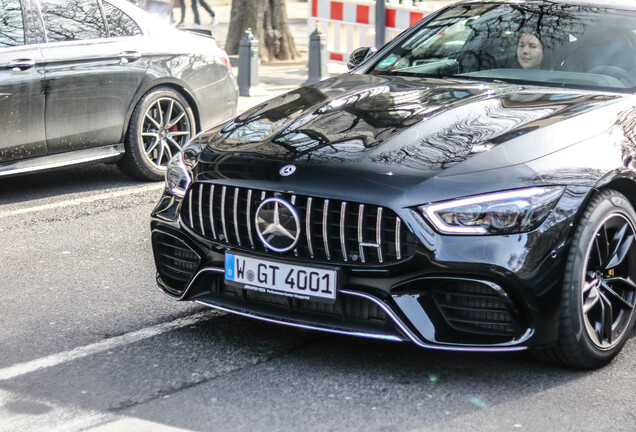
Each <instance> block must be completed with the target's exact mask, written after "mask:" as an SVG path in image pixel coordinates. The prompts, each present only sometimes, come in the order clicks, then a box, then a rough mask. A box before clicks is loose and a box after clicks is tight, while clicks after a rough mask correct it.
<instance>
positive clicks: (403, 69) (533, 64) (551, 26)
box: [369, 2, 636, 89]
mask: <svg viewBox="0 0 636 432" xmlns="http://www.w3.org/2000/svg"><path fill="white" fill-rule="evenodd" d="M369 73H371V74H377V75H389V74H390V75H410V76H434V77H461V78H473V79H489V80H504V81H523V82H533V83H540V84H548V85H559V86H572V87H581V86H583V87H596V88H598V87H600V88H612V89H631V88H633V87H635V86H636V15H634V14H633V13H628V12H623V11H612V10H604V9H602V8H599V7H594V8H591V7H586V6H580V5H579V6H572V5H570V6H567V5H563V4H555V3H552V2H545V3H526V4H507V5H502V4H496V5H493V4H472V5H458V6H455V7H454V8H451V9H449V10H446V11H445V12H443V13H441V14H440V15H438V16H436V17H435V18H434V19H433V20H430V21H428V22H426V23H424V24H423V25H421V26H420V28H419V29H418V30H416V31H415V32H413V33H412V34H411V35H410V36H409V37H407V38H405V39H404V40H403V41H402V42H401V43H400V44H399V45H397V46H395V47H394V48H393V49H392V50H391V51H390V52H389V53H388V54H386V55H384V56H383V57H382V58H381V59H380V60H379V61H377V62H376V63H375V65H374V66H373V68H372V69H371V70H370V71H369Z"/></svg>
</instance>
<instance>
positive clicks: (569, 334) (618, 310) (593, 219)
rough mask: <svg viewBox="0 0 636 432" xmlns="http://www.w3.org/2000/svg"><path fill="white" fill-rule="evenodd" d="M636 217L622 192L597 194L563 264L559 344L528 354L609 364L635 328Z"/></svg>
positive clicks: (580, 364)
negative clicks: (564, 266) (635, 239)
mask: <svg viewBox="0 0 636 432" xmlns="http://www.w3.org/2000/svg"><path fill="white" fill-rule="evenodd" d="M635 226H636V214H635V213H634V209H633V207H632V206H631V205H630V203H629V201H627V199H626V198H625V197H624V196H623V195H621V194H620V193H618V192H616V191H613V190H604V191H601V192H598V193H596V194H595V195H594V196H593V197H592V199H591V201H590V203H589V205H588V206H587V208H586V209H585V211H584V213H583V216H582V218H581V222H580V223H579V225H578V227H577V229H576V231H575V234H574V237H573V240H572V245H571V248H570V251H569V252H568V257H567V261H566V268H565V274H564V280H563V293H562V300H561V318H560V323H559V335H558V342H557V344H556V345H555V346H554V347H551V348H549V349H541V350H536V349H535V350H533V351H531V353H532V354H533V355H534V356H535V357H536V358H538V359H539V360H542V361H547V362H552V363H557V364H562V365H566V366H571V367H576V368H581V369H594V368H598V367H601V366H603V365H605V364H607V363H609V362H610V361H611V360H612V359H613V358H614V357H615V356H616V355H617V354H618V353H619V352H620V350H621V349H622V348H623V345H625V342H627V340H628V339H629V337H630V335H631V333H632V330H633V328H634V321H635V320H636V313H634V309H635V305H636V283H635V282H634V280H635V279H634V277H635V276H636V241H634V237H635V232H636V231H635V228H634V227H635Z"/></svg>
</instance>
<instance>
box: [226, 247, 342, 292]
mask: <svg viewBox="0 0 636 432" xmlns="http://www.w3.org/2000/svg"><path fill="white" fill-rule="evenodd" d="M225 280H226V281H227V282H228V283H231V284H234V285H239V286H241V287H242V288H243V289H248V290H252V291H258V292H262V293H267V294H276V295H282V296H286V297H291V298H296V299H300V300H318V301H326V302H332V303H333V302H334V301H335V300H336V287H337V286H338V272H337V270H335V269H333V268H321V267H314V266H303V265H296V264H289V263H283V262H279V261H270V260H264V259H260V258H252V257H246V256H243V255H236V254H232V253H226V254H225Z"/></svg>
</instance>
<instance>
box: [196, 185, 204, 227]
mask: <svg viewBox="0 0 636 432" xmlns="http://www.w3.org/2000/svg"><path fill="white" fill-rule="evenodd" d="M198 213H199V226H200V227H201V232H202V233H203V235H204V236H205V225H203V184H200V185H199V211H198Z"/></svg>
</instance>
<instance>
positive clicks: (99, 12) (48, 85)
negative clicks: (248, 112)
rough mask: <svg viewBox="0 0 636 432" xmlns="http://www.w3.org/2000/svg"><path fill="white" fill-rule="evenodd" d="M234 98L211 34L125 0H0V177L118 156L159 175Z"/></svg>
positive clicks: (129, 168)
mask: <svg viewBox="0 0 636 432" xmlns="http://www.w3.org/2000/svg"><path fill="white" fill-rule="evenodd" d="M237 100H238V87H237V85H236V81H235V79H234V77H233V76H232V69H231V67H230V61H229V58H228V56H227V54H226V53H225V51H224V50H223V49H221V48H220V47H219V46H218V44H217V42H216V40H215V39H214V38H212V37H208V36H204V35H197V34H190V33H186V32H184V31H180V30H176V29H174V28H172V27H170V26H169V25H168V24H167V23H163V22H161V21H159V20H158V19H155V18H153V17H152V16H151V15H149V14H148V13H146V12H145V11H143V10H141V9H140V8H138V7H136V6H134V5H133V4H131V3H129V2H127V1H125V0H0V118H1V119H2V123H0V132H1V133H2V137H3V140H2V142H1V143H0V177H3V176H10V175H17V174H22V173H29V172H37V171H41V170H47V169H52V168H58V167H63V166H68V165H73V164H79V163H88V162H115V161H117V162H118V163H119V166H120V167H121V168H122V169H123V170H124V171H125V172H126V173H128V174H129V175H131V176H133V177H137V178H140V179H144V180H161V179H162V178H163V175H164V173H165V168H166V165H167V164H168V161H169V160H170V159H171V158H172V156H173V155H174V154H176V153H178V152H179V150H181V147H182V146H183V145H184V144H185V143H186V142H188V141H189V139H190V138H192V136H194V135H195V134H196V132H197V131H199V130H202V129H206V128H209V127H211V126H213V125H215V124H217V123H219V122H221V121H225V120H227V119H229V118H230V117H232V116H233V115H235V114H236V105H237Z"/></svg>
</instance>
